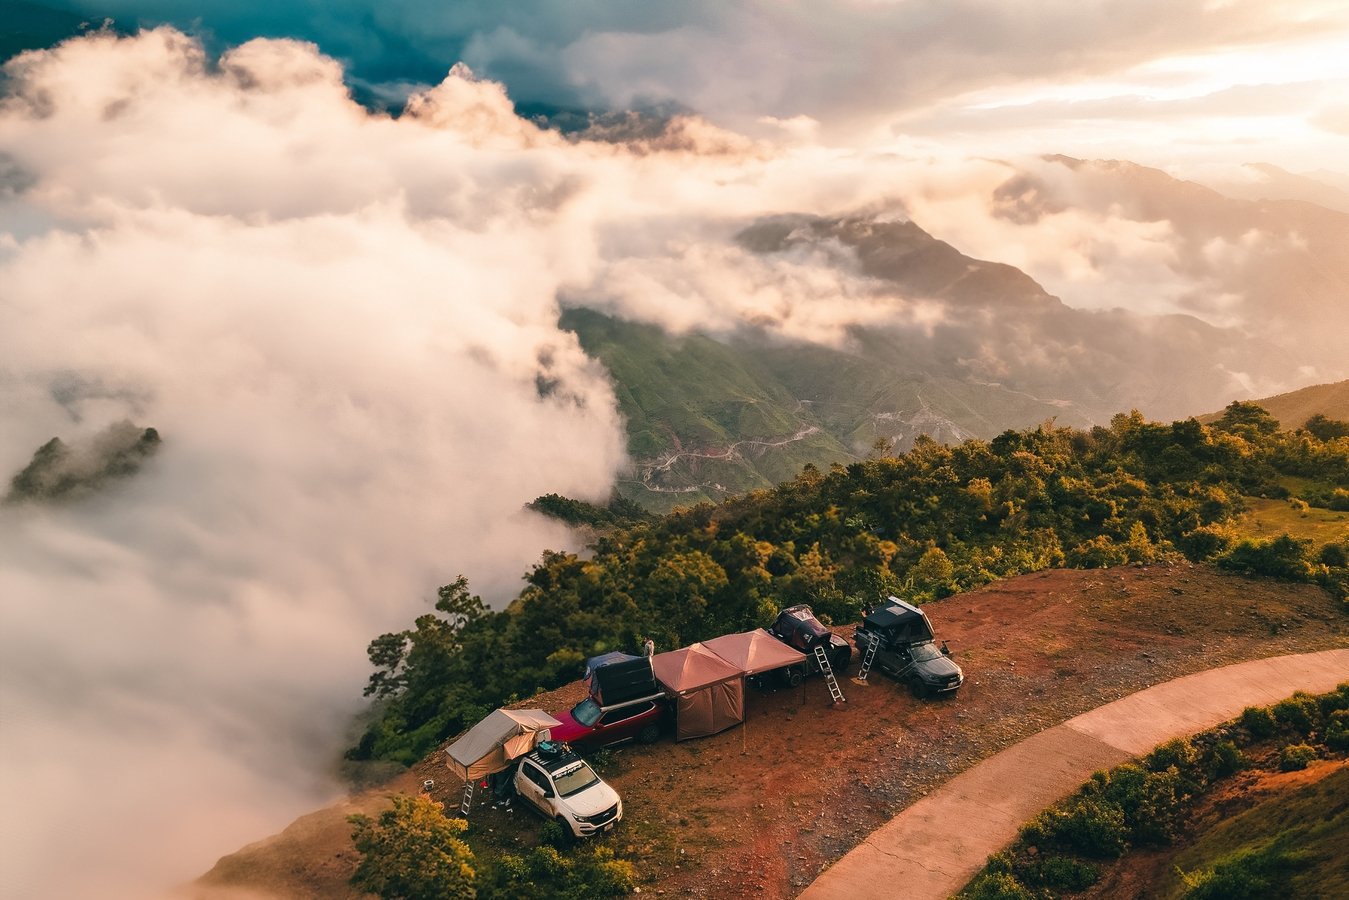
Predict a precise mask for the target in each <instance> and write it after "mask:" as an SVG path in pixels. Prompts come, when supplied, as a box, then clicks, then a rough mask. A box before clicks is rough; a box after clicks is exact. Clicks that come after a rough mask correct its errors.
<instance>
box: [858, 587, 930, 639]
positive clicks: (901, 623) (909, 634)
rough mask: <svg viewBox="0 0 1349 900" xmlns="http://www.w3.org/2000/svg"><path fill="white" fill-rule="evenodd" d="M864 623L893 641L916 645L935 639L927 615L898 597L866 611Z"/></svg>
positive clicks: (890, 598) (863, 618) (888, 599)
mask: <svg viewBox="0 0 1349 900" xmlns="http://www.w3.org/2000/svg"><path fill="white" fill-rule="evenodd" d="M862 621H863V622H864V623H865V624H866V626H867V628H869V629H870V630H872V631H881V632H884V633H885V636H886V637H887V638H889V639H890V640H893V641H898V642H899V643H903V644H916V643H918V642H920V641H930V640H932V638H933V634H932V625H931V623H929V622H928V620H927V615H926V614H924V612H923V611H922V610H921V609H919V608H918V607H916V606H911V605H909V604H908V603H905V602H904V601H903V600H900V599H899V598H898V597H889V598H887V599H886V601H885V602H884V603H882V604H879V605H878V606H877V607H876V608H875V609H869V610H867V611H866V615H864V616H863V617H862Z"/></svg>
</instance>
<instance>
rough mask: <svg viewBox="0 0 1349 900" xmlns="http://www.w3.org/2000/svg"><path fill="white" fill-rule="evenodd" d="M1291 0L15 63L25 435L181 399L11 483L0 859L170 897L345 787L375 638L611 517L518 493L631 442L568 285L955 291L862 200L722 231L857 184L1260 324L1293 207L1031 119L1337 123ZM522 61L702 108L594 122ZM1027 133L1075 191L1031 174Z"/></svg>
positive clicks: (763, 325)
mask: <svg viewBox="0 0 1349 900" xmlns="http://www.w3.org/2000/svg"><path fill="white" fill-rule="evenodd" d="M1031 6H1034V7H1035V12H1034V13H1032V12H1030V11H1029V8H1030V7H1031ZM1273 6H1274V5H1273V4H1267V3H1241V2H1231V3H1208V4H1187V3H1175V2H1171V3H1164V4H1163V3H1155V4H1154V3H1145V2H1138V3H1129V4H1122V3H1121V4H1110V3H1107V4H1101V3H1097V4H1093V3H1089V2H1075V3H1062V4H1034V5H1032V4H1021V3H1014V4H1012V3H1009V4H995V3H970V2H965V3H957V2H903V3H879V2H877V3H846V4H835V5H832V6H823V5H819V4H794V3H749V4H726V3H701V4H681V5H675V4H660V5H656V4H652V5H642V4H616V3H599V2H590V3H568V4H537V3H535V4H528V3H520V4H496V3H493V4H473V3H453V4H445V3H436V4H421V3H413V2H392V3H381V4H378V5H369V6H367V5H363V4H361V3H356V2H341V0H335V2H331V3H325V4H290V5H288V4H282V3H270V4H250V3H228V4H227V3H209V2H208V3H200V4H194V5H193V7H192V8H191V9H190V10H188V11H179V10H178V9H175V8H174V7H173V6H171V5H166V4H154V3H121V2H113V3H108V4H98V5H92V4H91V5H89V6H87V7H84V9H85V10H86V11H87V12H88V14H89V15H90V16H91V18H96V17H99V16H103V15H113V16H116V17H117V18H118V20H119V22H121V23H123V25H125V24H126V22H127V21H128V20H130V21H134V22H144V23H145V24H147V25H153V24H155V23H158V22H161V21H166V20H167V21H170V22H171V23H172V24H173V25H176V26H178V27H169V26H165V27H159V28H153V29H150V30H145V31H142V32H139V33H135V34H127V35H121V36H119V35H117V34H113V33H100V34H93V35H89V36H86V37H83V38H79V39H76V40H72V41H70V42H68V43H66V44H63V45H61V46H60V47H57V48H54V49H52V50H49V51H44V52H36V53H32V54H28V55H25V56H23V57H20V58H18V59H15V60H12V61H11V62H9V63H8V64H7V65H6V69H5V79H4V82H3V90H4V99H3V101H2V102H0V421H3V422H4V423H5V426H4V428H3V429H0V477H4V478H7V477H9V474H10V473H13V472H17V471H18V470H19V469H20V468H21V467H22V466H23V465H24V464H25V463H26V462H27V461H28V460H29V458H30V457H31V455H32V453H33V451H34V450H35V449H36V448H37V447H39V446H40V445H42V444H43V443H45V442H46V441H47V440H49V439H50V438H51V437H53V436H60V437H62V439H63V440H65V441H67V442H68V443H71V444H74V445H77V446H78V445H81V444H87V443H89V442H92V441H95V440H97V436H98V435H100V434H102V433H104V432H106V430H107V429H108V428H110V427H112V428H116V427H119V423H121V422H124V421H130V422H132V423H134V424H135V425H136V426H137V427H154V428H156V429H157V430H158V431H159V433H160V435H161V437H162V444H161V445H160V449H159V451H158V452H157V453H156V454H155V456H154V457H153V458H152V459H151V460H150V461H149V462H148V463H147V465H146V466H145V468H144V470H143V471H142V472H141V473H140V474H138V475H137V476H135V477H134V478H132V479H130V480H128V481H126V482H124V483H121V484H118V485H116V486H114V487H113V488H111V489H109V490H107V491H104V492H102V493H100V494H97V495H94V496H91V497H86V498H83V499H78V500H72V501H69V502H65V503H55V504H43V503H24V504H0V667H3V668H2V669H0V710H2V711H3V717H4V718H3V723H4V724H3V728H4V735H3V740H2V741H0V795H3V796H4V797H5V798H6V803H5V806H4V809H3V811H0V844H3V845H4V846H5V847H6V848H7V850H8V852H7V853H6V854H5V855H4V856H3V857H2V858H0V897H4V898H29V897H49V896H98V897H101V898H113V900H117V898H121V897H127V898H131V897H135V898H144V897H147V896H149V897H153V896H156V895H157V894H159V893H161V892H164V891H167V890H168V889H169V888H170V887H171V886H172V885H173V884H176V883H179V882H181V881H184V880H186V879H189V878H191V877H193V876H195V875H197V874H199V873H201V872H203V871H205V870H206V869H208V868H210V866H211V865H212V864H213V863H214V861H215V860H216V859H217V858H218V857H219V856H221V855H223V854H225V853H228V852H231V851H233V850H234V849H237V848H238V847H240V846H242V845H243V844H245V843H248V842H250V841H252V840H255V839H257V838H259V837H261V836H263V835H266V834H268V833H271V832H275V831H277V830H279V829H280V828H282V827H283V826H284V825H285V824H287V823H288V822H289V821H290V820H291V819H293V818H294V817H295V816H297V815H299V814H301V813H303V812H305V811H308V810H309V809H312V808H313V807H314V806H316V805H318V804H320V803H322V802H324V801H326V800H328V799H331V798H332V797H334V796H336V795H337V793H338V792H339V791H340V790H341V785H340V784H339V783H338V782H337V781H336V780H335V779H334V778H333V777H332V775H331V767H330V766H329V763H330V762H331V761H333V760H335V759H336V757H337V756H338V755H340V752H341V750H342V748H343V747H344V746H346V745H347V744H348V743H349V742H350V740H351V738H352V734H351V722H352V718H353V716H354V715H355V714H356V713H357V712H358V711H359V710H360V709H361V708H362V701H361V699H360V690H361V686H362V684H363V682H364V680H365V678H366V676H367V675H368V673H369V667H368V664H367V662H366V659H365V654H364V650H365V647H366V644H367V643H368V642H369V641H370V639H371V638H373V637H374V636H376V635H378V634H380V633H381V632H385V631H390V630H395V629H401V628H404V627H407V626H408V625H409V624H410V623H411V621H412V619H413V618H414V617H415V616H416V615H418V614H420V613H423V612H425V611H427V610H428V609H429V607H430V604H431V602H432V601H433V599H434V597H435V589H436V587H437V586H438V585H441V584H446V583H449V582H450V581H452V580H453V579H454V578H455V577H456V576H458V575H459V574H460V573H463V574H465V575H467V576H468V577H469V579H470V583H471V585H472V587H473V588H474V589H475V590H477V591H479V592H481V593H482V594H483V595H484V597H485V598H486V599H488V600H489V602H491V603H493V604H495V605H497V606H500V605H502V604H504V603H506V602H507V601H508V600H509V599H510V598H511V597H512V596H513V595H514V594H515V593H516V592H517V590H518V589H519V587H520V586H521V581H520V578H521V575H522V574H523V573H524V572H525V571H526V570H527V569H528V567H529V565H530V563H531V562H532V561H534V560H536V559H538V557H539V554H540V553H541V551H542V550H543V549H545V548H548V549H555V550H556V549H567V548H573V549H574V548H576V545H577V539H576V537H575V536H574V535H572V534H569V533H568V532H566V531H565V530H563V529H561V528H560V527H558V526H556V525H555V524H551V523H549V522H547V521H545V520H543V519H541V518H539V517H537V516H535V515H533V514H531V513H528V512H527V511H525V510H524V509H523V505H524V504H525V503H526V502H528V501H529V500H531V499H533V498H535V497H537V496H539V495H541V494H544V493H548V492H558V493H562V494H565V495H568V496H574V497H581V498H586V499H592V500H603V499H605V497H606V496H607V494H608V492H609V490H610V488H611V486H612V484H613V482H614V479H615V477H616V476H617V474H618V473H620V472H621V471H623V469H624V467H625V466H626V465H627V464H628V460H627V457H626V453H625V449H624V448H625V441H624V435H623V426H622V421H621V419H620V417H619V414H618V410H617V403H616V401H615V398H614V392H613V386H612V384H611V382H610V380H609V377H608V375H607V373H606V372H605V371H604V370H603V369H602V367H600V366H599V365H598V364H597V363H596V362H595V361H593V360H591V359H589V358H588V357H586V356H585V354H584V353H583V352H582V351H581V348H580V347H579V345H578V343H577V341H576V339H575V337H574V336H573V335H571V334H569V333H567V332H564V331H561V330H559V328H558V326H557V317H558V313H559V310H560V307H561V304H562V303H563V302H564V301H565V302H571V303H585V304H587V305H590V306H594V307H596V308H600V309H604V310H607V311H610V312H614V313H617V314H620V315H623V316H626V317H629V318H632V319H634V320H638V321H644V322H651V323H654V324H658V325H661V326H662V327H664V328H666V329H668V330H670V331H672V332H676V333H677V332H680V331H686V330H690V329H694V328H701V329H706V330H709V331H712V332H716V333H732V332H735V331H737V330H738V329H742V328H748V327H752V328H755V329H761V330H764V331H766V332H768V333H769V334H770V335H772V336H774V337H776V338H779V339H781V340H789V341H809V342H817V343H822V344H826V345H830V346H839V345H842V344H844V343H845V342H846V341H847V340H848V334H849V329H850V328H852V327H854V326H856V325H859V324H861V325H875V324H882V325H883V324H886V323H894V322H908V323H918V326H919V327H921V326H922V323H923V322H925V321H929V320H930V319H931V317H932V316H940V315H941V314H942V311H941V310H940V309H939V308H936V307H934V306H933V305H932V304H930V303H927V302H926V300H925V298H921V297H906V296H899V295H896V293H895V292H894V291H893V290H892V289H890V288H888V287H887V286H886V285H884V284H881V283H879V282H878V281H877V280H876V279H875V278H872V277H869V276H868V275H867V274H866V273H864V272H862V271H860V270H859V267H858V266H857V264H856V260H855V258H854V257H853V256H852V255H851V254H850V252H849V251H848V249H847V248H845V247H843V246H841V245H839V244H837V243H829V242H823V243H812V244H806V243H801V244H799V245H794V249H792V250H791V251H789V252H784V253H782V254H778V255H776V256H773V257H771V258H770V257H764V256H762V255H759V254H754V253H751V252H749V251H748V250H746V249H745V248H744V247H742V246H740V245H739V244H738V243H737V242H736V241H735V240H734V239H733V238H734V235H735V234H736V233H738V232H739V231H740V230H741V229H743V228H744V227H745V226H746V225H747V224H748V223H751V222H753V221H755V220H757V219H759V218H760V217H763V216H768V215H777V214H783V213H805V214H811V215H820V216H841V215H850V214H856V213H859V212H863V213H865V214H866V215H868V216H873V217H878V218H880V219H885V218H887V217H890V218H897V219H898V218H909V217H912V218H913V219H914V220H915V221H917V222H919V223H921V224H922V225H923V227H925V228H927V229H928V230H930V231H931V232H933V233H934V234H936V235H938V236H940V237H943V238H945V239H947V240H950V241H952V242H953V243H954V244H955V245H956V246H958V247H959V248H960V249H962V250H964V251H965V252H967V253H969V254H971V255H973V256H976V257H980V258H985V259H994V260H1000V261H1005V262H1009V263H1012V264H1015V265H1018V266H1020V267H1022V268H1024V269H1025V270H1026V271H1027V272H1028V273H1030V274H1031V275H1033V276H1034V277H1036V278H1037V279H1038V280H1040V281H1041V283H1043V284H1045V285H1046V286H1047V287H1049V288H1050V289H1051V290H1052V291H1053V292H1054V293H1056V294H1058V295H1059V296H1062V297H1063V298H1064V299H1065V302H1066V303H1069V304H1071V305H1074V306H1078V307H1080V308H1083V309H1099V308H1108V307H1114V306H1123V307H1125V308H1130V309H1132V310H1133V311H1135V312H1136V313H1138V314H1139V315H1162V314H1169V313H1175V312H1182V311H1183V312H1187V313H1190V314H1199V313H1202V314H1204V315H1209V316H1210V317H1211V318H1212V320H1213V321H1212V322H1211V324H1213V325H1221V326H1223V327H1232V328H1251V329H1256V328H1264V327H1265V326H1266V324H1267V320H1265V319H1263V318H1260V317H1259V316H1258V312H1259V311H1258V310H1254V309H1252V308H1248V307H1246V306H1243V305H1242V298H1241V297H1240V296H1236V295H1233V293H1232V291H1233V287H1232V286H1231V285H1230V284H1228V283H1227V282H1225V281H1223V280H1222V279H1223V277H1224V273H1230V272H1231V271H1235V270H1236V269H1238V268H1239V266H1240V265H1242V264H1243V263H1244V262H1246V261H1248V260H1249V259H1253V258H1255V257H1257V256H1259V255H1260V254H1263V253H1267V252H1270V250H1269V248H1270V247H1282V246H1283V245H1285V244H1288V243H1290V242H1294V243H1295V242H1296V241H1297V240H1298V239H1299V238H1298V236H1297V235H1289V234H1279V235H1262V234H1259V233H1252V234H1244V235H1235V236H1230V237H1227V238H1222V239H1213V240H1211V241H1207V242H1205V243H1203V244H1202V245H1201V246H1199V247H1198V249H1197V250H1196V253H1197V254H1198V255H1196V256H1193V258H1191V257H1184V256H1182V255H1181V252H1180V250H1179V249H1177V248H1178V247H1180V246H1181V245H1182V244H1183V243H1184V242H1185V240H1188V239H1187V238H1186V239H1185V240H1182V238H1184V237H1185V236H1184V235H1183V234H1182V233H1181V231H1180V230H1178V229H1179V226H1178V225H1175V224H1173V223H1170V222H1167V221H1157V220H1154V219H1151V218H1149V217H1148V216H1146V215H1144V214H1142V213H1140V212H1138V211H1136V210H1131V209H1129V208H1127V207H1126V205H1124V204H1121V203H1119V202H1117V199H1116V198H1115V195H1114V194H1112V192H1111V190H1112V189H1111V188H1110V186H1109V185H1108V184H1105V183H1103V182H1102V183H1098V182H1095V181H1093V180H1092V179H1091V177H1089V176H1088V175H1079V174H1075V173H1074V172H1073V171H1072V170H1070V169H1069V168H1067V167H1064V166H1062V165H1057V164H1052V163H1048V162H1045V161H1043V160H1038V159H1036V158H1034V157H1036V156H1037V155H1038V154H1040V153H1044V152H1063V153H1069V154H1077V155H1082V156H1110V157H1119V158H1135V159H1139V160H1141V161H1143V162H1153V163H1157V164H1161V163H1166V164H1167V165H1175V166H1181V165H1188V166H1193V167H1204V168H1206V169H1212V170H1213V171H1218V170H1222V171H1225V172H1227V173H1228V176H1227V177H1231V178H1243V177H1244V178H1251V177H1255V176H1253V175H1252V174H1251V172H1250V170H1247V169H1243V168H1241V167H1240V166H1239V164H1240V163H1243V162H1246V161H1249V160H1258V161H1265V162H1271V163H1274V164H1276V165H1279V166H1283V167H1285V168H1287V169H1290V170H1298V171H1302V170H1307V171H1314V170H1318V169H1322V168H1332V169H1334V168H1339V169H1341V170H1342V163H1341V161H1342V160H1343V159H1345V158H1349V154H1346V153H1345V152H1344V151H1345V140H1346V137H1347V136H1349V135H1347V134H1346V132H1349V121H1346V118H1347V116H1346V109H1345V107H1344V105H1343V103H1344V101H1343V100H1342V99H1341V98H1343V97H1349V91H1346V90H1345V87H1346V69H1345V62H1344V59H1343V57H1345V56H1346V54H1342V53H1336V52H1333V49H1334V42H1335V41H1337V40H1338V41H1340V42H1341V43H1342V42H1343V40H1344V38H1345V36H1346V28H1349V18H1346V12H1345V10H1344V8H1343V6H1342V4H1319V5H1318V4H1315V3H1305V4H1298V5H1290V4H1279V5H1278V10H1277V15H1276V14H1275V11H1274V10H1273V8H1272V7H1273ZM259 36H261V37H259ZM461 63H462V65H461ZM353 86H355V87H356V88H357V90H358V94H359V96H360V97H361V98H362V99H366V98H369V97H370V96H383V97H386V98H389V103H391V104H392V109H393V111H394V112H397V113H398V114H397V115H393V114H390V113H388V112H385V111H382V110H380V109H378V108H372V105H371V104H362V103H360V102H356V101H355V100H353V97H352V93H351V91H352V87H353ZM404 101H406V106H404ZM1337 104H1339V105H1337ZM517 105H518V106H519V109H524V110H530V109H534V110H537V109H544V108H549V109H553V110H556V109H558V108H582V109H587V110H604V111H614V110H618V111H620V112H621V111H622V110H624V109H625V108H627V107H636V108H641V109H644V110H650V109H659V110H661V111H662V114H663V115H665V116H673V118H671V119H669V121H667V122H664V123H663V125H661V127H655V128H648V127H644V123H643V122H641V121H637V122H635V123H631V122H629V123H626V125H625V122H624V120H623V119H622V118H621V117H618V118H614V117H611V118H609V119H606V120H605V121H606V123H608V124H607V130H606V131H604V133H603V134H601V133H599V132H598V131H596V132H592V133H591V134H590V135H588V137H593V138H596V139H584V138H583V139H575V138H568V137H566V136H564V135H561V134H559V133H558V132H556V131H553V130H548V129H543V128H540V127H538V126H537V125H536V124H535V123H534V122H532V121H530V120H529V118H528V117H527V116H522V115H521V114H520V112H519V110H518V109H517ZM634 124H635V125H636V126H642V127H627V125H634ZM1028 173H1029V174H1030V175H1033V176H1035V178H1036V179H1037V183H1038V184H1039V185H1040V186H1041V187H1040V190H1041V194H1042V197H1047V198H1049V199H1050V200H1052V201H1053V202H1052V203H1048V204H1047V205H1046V211H1044V212H1043V213H1042V214H1039V215H1037V216H1036V217H1035V218H1034V220H1033V221H1031V220H1026V221H1021V220H1017V219H1015V218H1009V217H1007V216H1006V215H1002V214H1000V213H999V209H998V204H997V203H996V202H994V198H995V195H996V194H997V193H998V191H999V188H1000V186H1002V185H1005V184H1007V183H1008V182H1009V180H1013V179H1015V178H1017V177H1021V176H1025V175H1027V174H1028ZM1257 174H1258V173H1257ZM1328 177H1329V176H1328ZM1197 295H1203V296H1205V297H1209V298H1210V299H1212V298H1216V300H1215V301H1214V302H1215V303H1216V302H1217V300H1220V301H1221V303H1218V304H1217V305H1213V304H1210V306H1209V307H1204V306H1196V305H1195V302H1194V298H1195V297H1196V296H1197ZM1295 374H1296V375H1297V376H1298V377H1300V378H1303V379H1304V380H1307V379H1312V378H1316V377H1320V376H1322V375H1325V374H1327V373H1326V372H1325V371H1324V370H1312V371H1307V372H1300V373H1295ZM1340 377H1343V376H1340ZM1247 386H1248V387H1250V388H1251V389H1252V390H1253V391H1260V390H1261V389H1269V390H1267V391H1265V392H1273V388H1276V387H1278V386H1279V385H1278V384H1277V383H1274V382H1269V381H1265V382H1255V381H1252V382H1250V383H1249V384H1247ZM74 811H77V813H76V812H74ZM71 858H76V859H80V860H81V861H82V864H81V865H80V866H70V865H68V864H67V861H68V860H69V859H71Z"/></svg>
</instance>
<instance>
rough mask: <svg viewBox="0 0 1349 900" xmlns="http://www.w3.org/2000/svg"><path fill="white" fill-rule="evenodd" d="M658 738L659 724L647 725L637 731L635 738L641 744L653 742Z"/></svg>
mask: <svg viewBox="0 0 1349 900" xmlns="http://www.w3.org/2000/svg"><path fill="white" fill-rule="evenodd" d="M659 739H660V726H659V725H648V726H646V727H645V728H643V729H642V730H641V731H640V732H638V733H637V740H638V741H640V742H641V743H643V744H654V743H656V741H658V740H659Z"/></svg>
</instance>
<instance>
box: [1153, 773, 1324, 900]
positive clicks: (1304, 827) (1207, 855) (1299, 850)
mask: <svg viewBox="0 0 1349 900" xmlns="http://www.w3.org/2000/svg"><path fill="white" fill-rule="evenodd" d="M1345 847H1349V769H1345V768H1342V769H1340V770H1339V771H1338V772H1335V773H1334V774H1332V775H1329V776H1327V777H1325V778H1322V779H1321V780H1320V781H1317V782H1316V783H1314V784H1308V785H1302V786H1299V787H1297V788H1295V789H1293V790H1291V791H1288V792H1286V793H1281V794H1279V795H1278V796H1275V797H1271V798H1270V799H1268V800H1266V801H1264V802H1263V803H1260V804H1258V805H1257V806H1254V807H1252V808H1251V809H1248V810H1246V811H1245V812H1244V813H1241V814H1240V815H1238V816H1236V817H1234V818H1231V819H1228V820H1227V821H1225V822H1223V823H1222V824H1220V825H1218V826H1217V827H1216V828H1213V829H1211V830H1209V831H1208V832H1207V833H1205V834H1204V835H1202V836H1201V837H1200V838H1199V839H1198V840H1197V841H1195V843H1194V844H1193V845H1192V846H1190V847H1189V848H1187V849H1186V850H1184V851H1182V852H1181V853H1179V854H1178V855H1177V856H1176V859H1175V863H1176V866H1177V867H1178V868H1179V869H1180V870H1181V871H1183V872H1185V873H1187V874H1189V875H1190V878H1191V880H1192V881H1194V880H1196V875H1198V876H1202V875H1203V874H1204V873H1210V872H1212V873H1216V875H1217V876H1218V877H1222V876H1223V875H1224V873H1225V872H1226V875H1227V877H1228V878H1229V879H1231V880H1232V881H1234V882H1238V883H1239V877H1238V876H1240V875H1242V874H1244V873H1245V871H1246V870H1251V869H1254V870H1259V869H1260V868H1262V867H1261V865H1260V863H1261V862H1269V863H1271V865H1269V866H1265V867H1264V868H1265V869H1266V870H1267V871H1266V872H1265V873H1263V874H1262V873H1261V872H1259V871H1254V872H1251V873H1250V874H1249V878H1250V879H1251V880H1252V881H1258V880H1259V879H1261V878H1266V879H1268V882H1267V883H1266V884H1265V886H1264V887H1263V889H1262V890H1261V891H1260V893H1258V894H1251V896H1283V897H1349V853H1345V852H1344V848H1345ZM1201 884H1202V882H1201ZM1252 886H1253V887H1258V885H1252ZM1238 890H1240V888H1239V887H1233V888H1230V889H1229V890H1228V892H1227V893H1224V894H1223V895H1222V896H1237V895H1238V894H1237V893H1236V891H1238ZM1163 896H1166V897H1187V898H1188V897H1191V896H1195V897H1197V896H1216V895H1213V894H1211V893H1201V892H1200V891H1199V890H1196V888H1195V887H1187V886H1186V884H1185V883H1184V880H1183V878H1182V876H1181V875H1180V873H1175V874H1173V875H1172V877H1171V880H1170V882H1169V883H1168V884H1167V885H1166V890H1165V893H1164V894H1163Z"/></svg>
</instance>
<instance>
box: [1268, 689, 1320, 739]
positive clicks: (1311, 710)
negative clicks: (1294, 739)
mask: <svg viewBox="0 0 1349 900" xmlns="http://www.w3.org/2000/svg"><path fill="white" fill-rule="evenodd" d="M1270 713H1272V714H1273V716H1274V721H1275V722H1277V723H1278V724H1279V726H1280V727H1281V728H1283V729H1284V730H1285V731H1291V732H1293V733H1295V734H1300V735H1302V736H1303V737H1307V736H1308V735H1310V734H1311V733H1312V732H1313V731H1314V730H1315V729H1316V726H1317V725H1318V724H1320V719H1321V706H1320V704H1319V703H1317V702H1316V698H1315V697H1312V696H1309V695H1307V694H1304V693H1302V692H1301V691H1299V692H1298V693H1296V694H1294V695H1293V696H1291V697H1289V698H1288V699H1287V700H1280V701H1279V702H1278V703H1276V704H1274V705H1273V706H1272V707H1270Z"/></svg>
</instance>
